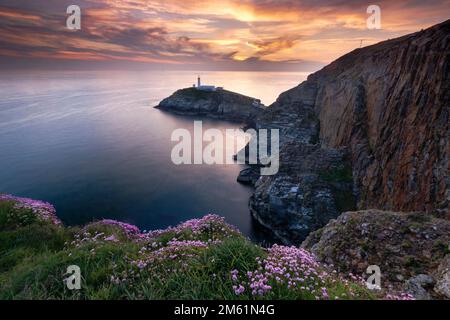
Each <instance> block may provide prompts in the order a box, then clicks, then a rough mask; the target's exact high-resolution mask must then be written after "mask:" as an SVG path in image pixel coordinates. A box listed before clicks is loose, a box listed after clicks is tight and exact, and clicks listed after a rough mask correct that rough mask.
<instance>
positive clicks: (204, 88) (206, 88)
mask: <svg viewBox="0 0 450 320" xmlns="http://www.w3.org/2000/svg"><path fill="white" fill-rule="evenodd" d="M194 87H195V85H194ZM197 90H200V91H217V90H223V87H216V86H211V85H202V81H201V79H200V76H197Z"/></svg>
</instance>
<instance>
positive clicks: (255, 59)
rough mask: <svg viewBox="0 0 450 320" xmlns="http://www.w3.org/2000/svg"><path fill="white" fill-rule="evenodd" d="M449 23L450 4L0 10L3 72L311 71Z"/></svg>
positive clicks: (197, 2) (85, 5) (133, 1)
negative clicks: (374, 24) (376, 13)
mask: <svg viewBox="0 0 450 320" xmlns="http://www.w3.org/2000/svg"><path fill="white" fill-rule="evenodd" d="M73 4H74V5H78V6H79V7H80V8H81V29H80V30H69V29H68V28H67V26H66V19H67V18H68V16H69V15H68V14H67V13H66V9H67V7H68V6H69V5H73ZM369 5H378V6H379V7H380V9H381V29H379V30H369V29H368V28H367V23H366V20H367V18H368V17H369V15H370V14H368V13H367V12H366V10H367V7H368V6H369ZM449 18H450V0H427V1H423V0H410V1H409V0H404V1H393V0H383V1H376V2H366V1H361V0H358V1H357V0H349V1H343V0H304V1H302V0H220V1H212V0H209V1H205V0H166V1H153V0H149V1H144V0H69V1H66V0H0V34H1V36H0V68H31V67H38V68H68V67H71V68H138V69H142V68H149V69H152V68H159V69H160V68H163V69H200V70H201V69H205V70H246V71H314V70H317V69H318V68H319V67H320V66H323V65H325V64H328V63H330V62H332V61H333V60H335V59H336V58H338V57H340V56H341V55H343V54H345V53H347V52H350V51H352V50H353V49H356V48H359V47H360V46H361V45H362V46H367V45H371V44H374V43H377V42H380V41H382V40H386V39H391V38H395V37H398V36H402V35H405V34H408V33H412V32H416V31H419V30H421V29H424V28H427V27H430V26H432V25H434V24H437V23H440V22H443V21H445V20H447V19H449Z"/></svg>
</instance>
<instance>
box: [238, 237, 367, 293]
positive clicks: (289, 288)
mask: <svg viewBox="0 0 450 320" xmlns="http://www.w3.org/2000/svg"><path fill="white" fill-rule="evenodd" d="M256 261H257V264H258V267H257V268H256V269H255V270H252V271H247V272H246V273H245V274H241V273H240V272H239V271H238V270H233V271H231V280H232V282H233V283H234V285H233V290H234V291H235V293H236V295H238V296H239V295H241V294H243V293H244V292H246V293H247V295H248V298H257V299H260V298H267V299H277V298H279V297H280V295H281V296H282V297H283V298H285V299H316V300H319V299H320V300H323V299H325V300H328V299H352V298H364V297H366V298H367V297H368V296H369V293H368V292H367V291H366V290H364V289H363V287H362V286H361V287H358V286H356V287H354V286H352V285H353V284H355V283H354V282H350V281H348V280H346V279H344V278H342V277H339V276H338V275H337V274H336V273H335V272H330V271H329V270H328V268H327V266H325V265H323V264H321V263H319V262H318V261H317V260H316V258H315V257H314V256H313V255H312V254H311V253H309V252H308V251H306V250H304V249H301V248H296V247H287V246H280V245H274V246H272V247H271V248H269V249H267V257H266V258H263V259H261V258H260V257H257V258H256ZM356 283H358V282H356ZM360 283H361V281H360ZM350 284H352V285H350ZM355 288H358V290H356V289H355Z"/></svg>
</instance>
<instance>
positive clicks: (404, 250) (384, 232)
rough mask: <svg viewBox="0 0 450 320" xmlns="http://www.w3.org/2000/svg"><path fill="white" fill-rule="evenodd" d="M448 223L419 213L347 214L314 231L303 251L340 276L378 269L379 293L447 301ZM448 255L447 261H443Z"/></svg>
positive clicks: (449, 283)
mask: <svg viewBox="0 0 450 320" xmlns="http://www.w3.org/2000/svg"><path fill="white" fill-rule="evenodd" d="M449 245H450V221H449V220H447V219H439V218H434V217H432V216H430V215H426V214H424V213H423V212H415V213H398V212H388V211H380V210H366V211H357V212H346V213H343V214H342V215H340V216H339V217H338V218H337V219H336V220H332V221H330V223H329V224H328V225H327V226H326V227H324V228H323V229H320V230H318V231H316V232H313V233H311V234H310V235H309V236H308V237H307V239H306V240H305V241H304V242H303V244H302V247H303V248H305V249H308V250H310V251H311V252H313V253H314V254H315V255H316V256H317V258H318V259H319V260H320V261H323V262H326V263H328V264H331V265H333V266H334V268H336V269H337V270H338V271H339V272H352V273H353V274H359V275H362V274H365V271H366V269H367V267H368V266H369V265H378V266H379V267H380V269H381V280H382V288H383V289H390V288H392V289H397V290H401V291H405V292H408V293H411V294H413V295H414V296H415V297H416V298H418V299H427V298H431V297H439V298H450V291H449V288H450V268H449V264H448V263H449V260H450V259H449V257H450V255H449V253H450V248H449ZM445 257H447V258H445Z"/></svg>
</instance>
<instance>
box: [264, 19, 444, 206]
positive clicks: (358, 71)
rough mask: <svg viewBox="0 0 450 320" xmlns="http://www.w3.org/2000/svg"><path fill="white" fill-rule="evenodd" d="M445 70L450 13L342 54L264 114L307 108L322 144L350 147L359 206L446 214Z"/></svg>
mask: <svg viewBox="0 0 450 320" xmlns="http://www.w3.org/2000/svg"><path fill="white" fill-rule="evenodd" d="M449 77H450V20H448V21H446V22H444V23H442V24H440V25H437V26H434V27H432V28H430V29H427V30H425V31H421V32H418V33H415V34H412V35H408V36H405V37H402V38H398V39H394V40H390V41H386V42H382V43H380V44H377V45H374V46H370V47H366V48H363V49H358V50H355V51H353V52H351V53H349V54H347V55H345V56H343V57H342V58H340V59H338V60H337V61H335V62H333V63H332V64H330V65H329V66H327V67H325V68H324V69H322V70H320V71H319V72H317V73H315V74H313V75H311V76H310V77H309V78H308V80H307V81H306V82H304V83H303V84H301V85H300V86H298V87H297V88H294V89H292V90H290V91H288V92H286V93H284V94H282V95H281V96H280V97H279V99H278V100H277V102H276V103H275V104H274V105H273V106H272V107H271V108H269V110H270V111H269V112H268V113H267V114H266V115H265V116H264V117H263V118H262V119H264V120H268V119H272V121H278V122H282V120H278V119H280V118H281V119H285V117H284V116H283V114H285V113H299V112H300V113H301V110H302V109H304V108H305V107H306V108H313V109H314V112H315V114H316V116H317V118H318V121H319V123H320V134H319V137H320V144H321V145H322V146H326V147H331V148H337V147H343V146H345V147H348V148H349V152H350V156H351V162H352V167H353V178H354V182H355V186H356V190H355V191H356V192H357V199H358V207H360V208H370V207H376V208H381V209H389V210H401V211H426V212H432V211H434V210H438V211H440V213H442V214H445V213H447V212H448V200H449V199H448V197H449V196H450V194H449V189H450V188H449V183H450V181H449V174H448V173H449V162H448V156H449V147H450V146H449V141H450V133H449V111H450V81H449Z"/></svg>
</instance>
